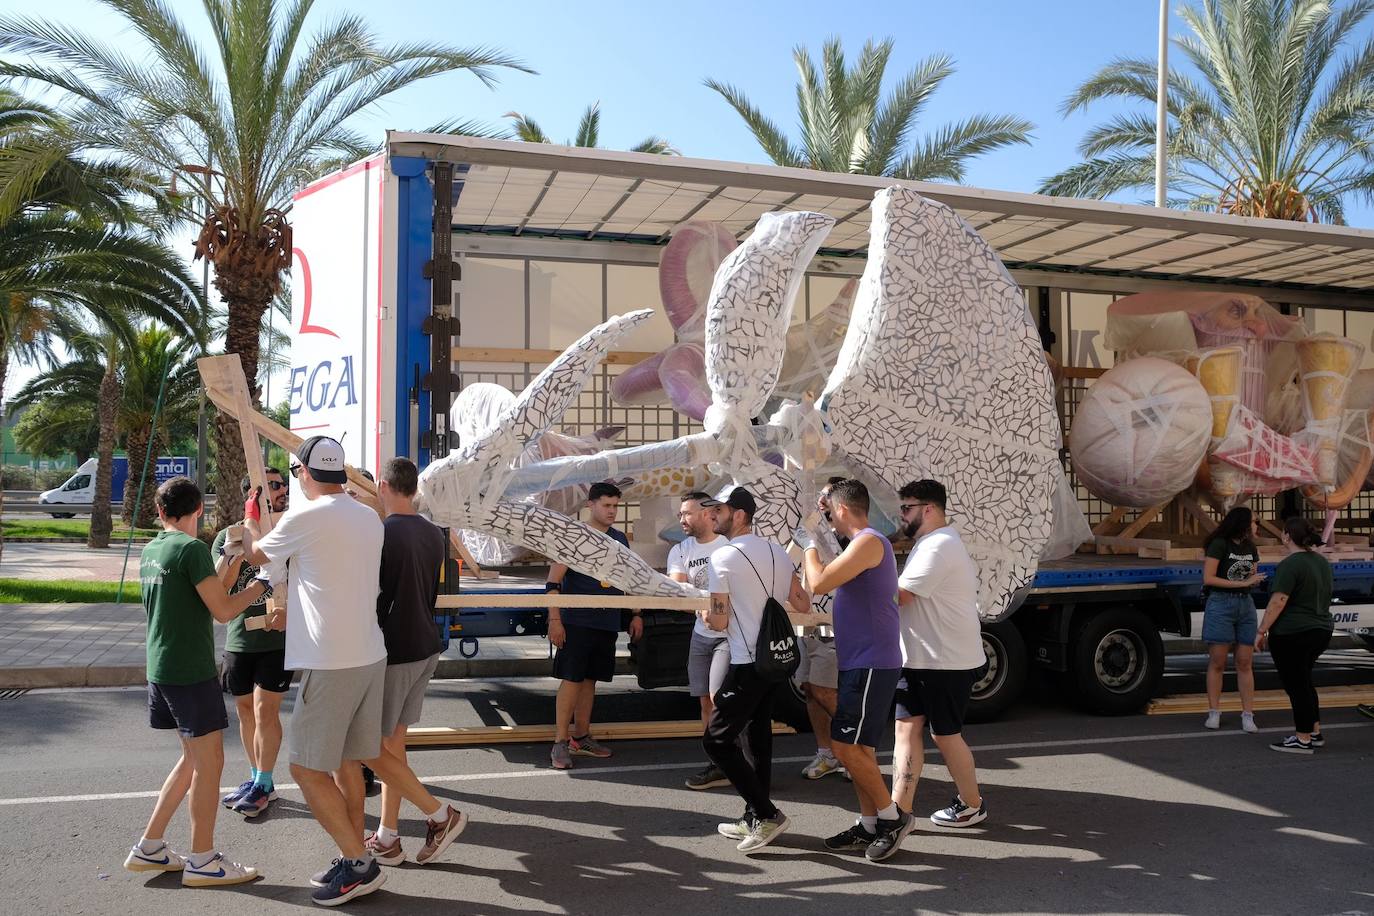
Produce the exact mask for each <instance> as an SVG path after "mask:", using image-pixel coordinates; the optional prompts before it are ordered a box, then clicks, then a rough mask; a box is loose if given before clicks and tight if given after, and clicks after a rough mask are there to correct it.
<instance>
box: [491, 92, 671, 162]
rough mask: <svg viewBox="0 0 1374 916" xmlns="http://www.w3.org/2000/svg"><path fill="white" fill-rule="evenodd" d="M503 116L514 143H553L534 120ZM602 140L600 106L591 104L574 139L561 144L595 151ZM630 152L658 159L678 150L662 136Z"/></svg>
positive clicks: (516, 114)
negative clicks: (651, 154) (509, 127)
mask: <svg viewBox="0 0 1374 916" xmlns="http://www.w3.org/2000/svg"><path fill="white" fill-rule="evenodd" d="M505 116H506V117H507V118H510V120H511V130H512V132H513V133H514V135H515V138H516V139H517V140H524V141H525V142H526V143H552V142H553V141H552V140H550V139H549V135H548V134H546V133H544V129H543V128H542V127H540V126H539V124H538V122H536V121H535V120H534V119H533V118H531V117H529V116H528V115H522V114H520V113H519V112H518V111H508V112H506V114H505ZM600 139H601V103H600V102H593V103H592V104H590V105H588V106H587V110H586V111H584V112H582V119H581V120H580V121H578V122H577V136H576V137H574V138H573V139H571V140H569V141H567V142H566V143H564V144H563V145H564V146H581V147H585V148H587V149H594V148H596V147H597V146H599V145H600V144H599V142H598V141H599V140H600ZM630 152H632V153H654V154H656V155H659V156H676V155H677V154H678V151H677V149H676V148H675V147H674V146H673V145H672V144H671V143H669V142H668V141H667V140H665V139H664V138H663V137H658V136H654V135H652V134H651V135H650V136H648V137H645V138H644V139H643V140H640V141H639V142H638V143H637V144H635V145H634V146H632V147H630Z"/></svg>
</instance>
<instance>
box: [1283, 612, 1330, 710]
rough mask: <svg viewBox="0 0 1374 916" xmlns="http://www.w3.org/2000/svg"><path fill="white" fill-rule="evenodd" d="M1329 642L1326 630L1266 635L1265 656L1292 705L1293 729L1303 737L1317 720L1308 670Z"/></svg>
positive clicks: (1315, 701) (1317, 708) (1309, 671)
mask: <svg viewBox="0 0 1374 916" xmlns="http://www.w3.org/2000/svg"><path fill="white" fill-rule="evenodd" d="M1330 642H1331V631H1330V630H1299V631H1298V632H1296V633H1284V634H1279V633H1270V634H1269V654H1270V655H1271V656H1273V659H1274V668H1275V670H1277V671H1278V673H1279V680H1280V681H1282V682H1283V689H1284V692H1285V693H1287V694H1288V702H1289V703H1291V704H1292V705H1293V728H1294V729H1295V730H1297V731H1299V732H1302V733H1303V734H1311V732H1312V726H1313V725H1315V724H1316V723H1317V722H1320V721H1321V717H1322V714H1321V709H1320V707H1319V705H1318V702H1317V688H1316V687H1314V686H1312V667H1313V666H1314V665H1316V663H1317V658H1318V657H1320V656H1321V654H1322V653H1323V652H1325V651H1326V647H1327V646H1328V645H1329V644H1330Z"/></svg>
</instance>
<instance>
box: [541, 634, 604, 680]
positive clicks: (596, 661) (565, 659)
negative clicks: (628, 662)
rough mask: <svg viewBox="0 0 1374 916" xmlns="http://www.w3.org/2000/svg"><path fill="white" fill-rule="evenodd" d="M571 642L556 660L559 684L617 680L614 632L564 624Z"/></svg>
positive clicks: (555, 675)
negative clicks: (562, 682)
mask: <svg viewBox="0 0 1374 916" xmlns="http://www.w3.org/2000/svg"><path fill="white" fill-rule="evenodd" d="M563 629H564V631H565V632H566V633H567V636H568V638H567V639H565V640H564V641H563V648H561V649H559V650H558V653H557V654H556V655H554V657H553V676H554V677H556V678H558V679H559V680H560V681H574V682H581V681H586V680H593V681H607V682H609V681H610V680H611V679H612V678H614V677H615V640H616V637H617V636H618V635H619V634H618V633H616V631H615V630H598V629H594V628H592V627H582V626H578V625H577V624H575V623H565V624H564V625H563Z"/></svg>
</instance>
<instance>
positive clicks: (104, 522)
mask: <svg viewBox="0 0 1374 916" xmlns="http://www.w3.org/2000/svg"><path fill="white" fill-rule="evenodd" d="M118 408H119V377H118V376H117V375H116V374H115V360H114V358H113V356H112V355H111V358H110V359H109V360H108V361H107V362H106V363H105V374H104V375H102V376H101V377H100V394H99V396H98V398H97V400H96V419H97V422H98V423H99V424H100V435H99V438H98V439H97V445H96V449H95V451H96V462H95V463H96V468H95V502H94V505H92V506H91V533H90V536H89V537H88V538H87V540H86V546H87V547H95V548H103V547H109V546H110V533H111V531H112V530H113V529H114V518H113V515H112V512H111V509H110V499H111V496H112V495H113V494H111V492H110V490H111V483H112V482H113V481H112V479H111V478H112V477H113V476H114V448H115V415H116V413H117V411H118ZM125 504H126V505H127V502H126V503H125Z"/></svg>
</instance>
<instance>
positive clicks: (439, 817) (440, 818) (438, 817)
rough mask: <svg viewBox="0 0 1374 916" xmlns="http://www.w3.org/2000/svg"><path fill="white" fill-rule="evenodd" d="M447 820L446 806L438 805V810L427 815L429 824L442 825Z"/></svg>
mask: <svg viewBox="0 0 1374 916" xmlns="http://www.w3.org/2000/svg"><path fill="white" fill-rule="evenodd" d="M447 819H448V806H447V805H440V806H439V810H437V811H435V812H434V813H433V814H431V815H429V822H430V823H431V824H442V823H443V822H444V821H445V820H447Z"/></svg>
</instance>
